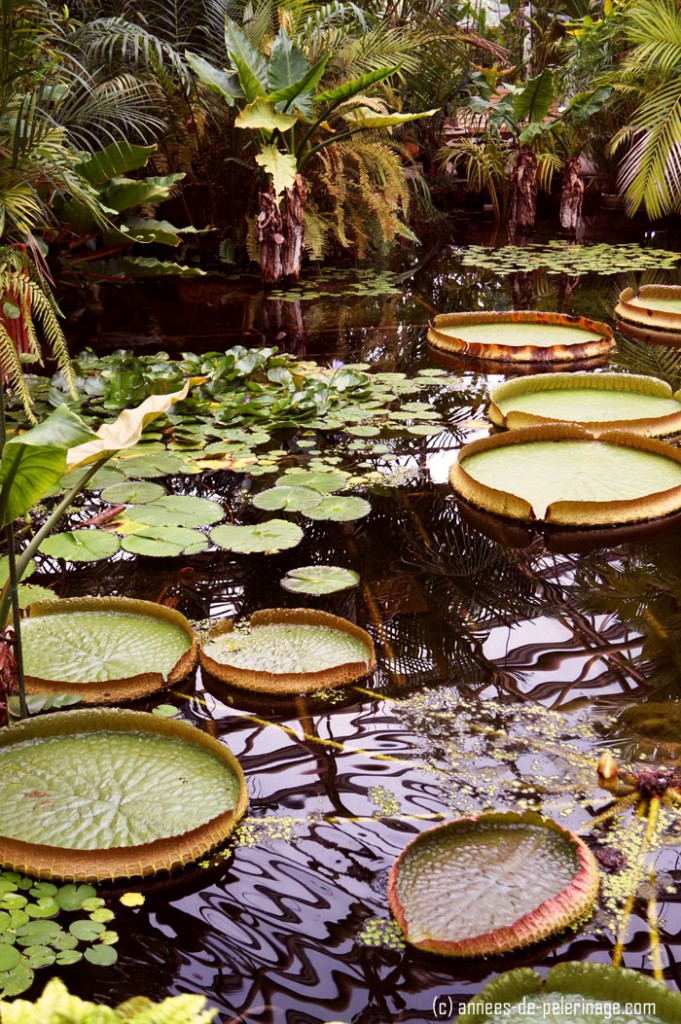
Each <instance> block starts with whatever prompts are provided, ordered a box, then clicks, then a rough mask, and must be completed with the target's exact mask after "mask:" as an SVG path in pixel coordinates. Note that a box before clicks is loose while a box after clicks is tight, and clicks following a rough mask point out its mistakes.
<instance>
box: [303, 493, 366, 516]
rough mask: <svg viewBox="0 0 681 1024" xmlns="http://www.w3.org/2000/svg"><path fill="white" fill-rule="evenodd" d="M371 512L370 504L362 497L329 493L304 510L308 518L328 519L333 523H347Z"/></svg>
mask: <svg viewBox="0 0 681 1024" xmlns="http://www.w3.org/2000/svg"><path fill="white" fill-rule="evenodd" d="M370 512H371V505H370V504H369V502H368V501H365V500H364V498H353V497H349V498H344V497H338V496H337V495H329V496H328V497H326V498H324V500H323V501H322V502H321V503H320V504H319V505H317V507H316V508H311V509H309V510H308V511H306V512H305V515H306V516H308V518H310V519H328V520H330V521H331V522H334V523H347V522H350V521H351V520H353V519H362V518H363V516H368V515H369V513H370Z"/></svg>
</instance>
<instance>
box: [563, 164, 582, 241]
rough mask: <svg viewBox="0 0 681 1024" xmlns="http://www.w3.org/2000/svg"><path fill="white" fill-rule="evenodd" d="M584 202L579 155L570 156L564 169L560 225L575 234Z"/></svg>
mask: <svg viewBox="0 0 681 1024" xmlns="http://www.w3.org/2000/svg"><path fill="white" fill-rule="evenodd" d="M583 203H584V179H583V178H582V177H581V176H580V173H579V157H578V156H571V157H569V158H568V160H567V162H566V164H565V169H564V170H563V187H562V189H561V193H560V226H561V227H562V228H564V230H565V231H569V232H570V233H571V234H574V233H575V232H576V231H577V228H578V227H579V222H580V220H581V217H582V204H583Z"/></svg>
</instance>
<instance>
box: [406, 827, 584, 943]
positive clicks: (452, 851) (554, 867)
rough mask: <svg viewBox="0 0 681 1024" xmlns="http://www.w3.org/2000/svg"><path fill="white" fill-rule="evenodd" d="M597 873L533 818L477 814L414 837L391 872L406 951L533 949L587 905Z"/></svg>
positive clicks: (578, 846) (563, 835)
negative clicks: (409, 948) (409, 947)
mask: <svg viewBox="0 0 681 1024" xmlns="http://www.w3.org/2000/svg"><path fill="white" fill-rule="evenodd" d="M597 892H598V867H597V865H596V861H595V859H594V857H593V856H592V854H591V853H590V851H589V850H588V849H587V847H586V846H585V845H584V843H583V842H582V841H581V839H578V838H577V836H574V835H572V834H571V833H570V832H567V831H566V830H565V829H563V828H561V827H560V826H559V825H557V824H555V822H552V821H547V820H546V819H545V818H542V817H540V816H539V815H538V814H534V813H532V812H527V813H525V814H514V813H506V814H494V813H492V814H481V815H480V816H479V817H477V818H459V819H457V820H456V821H450V822H447V823H446V824H445V825H438V826H437V827H436V828H432V829H429V830H428V831H427V832H423V833H421V835H419V836H417V837H416V839H414V840H412V842H411V843H409V845H408V846H407V847H406V848H405V849H404V850H403V851H402V853H401V854H400V856H399V857H398V858H397V860H396V861H395V863H394V865H393V867H392V870H391V872H390V879H389V883H388V899H389V902H390V909H391V910H392V912H393V914H394V915H395V917H396V918H397V921H398V922H399V924H400V926H401V928H402V929H403V931H404V933H405V937H406V939H407V941H408V942H410V943H411V944H412V945H414V946H418V947H419V948H420V949H426V950H429V951H430V952H432V953H444V954H447V955H449V956H484V955H487V954H490V953H505V952H509V951H510V950H514V949H518V948H520V947H522V946H527V945H530V944H532V943H534V942H539V941H540V940H541V939H545V938H547V937H548V936H550V935H554V934H556V933H558V932H560V931H561V930H562V929H564V928H566V927H568V926H569V925H571V924H574V923H575V922H576V921H577V920H578V919H579V918H581V917H582V916H583V915H585V914H586V913H587V912H588V911H589V910H590V909H591V906H592V905H593V903H594V900H595V899H596V894H597Z"/></svg>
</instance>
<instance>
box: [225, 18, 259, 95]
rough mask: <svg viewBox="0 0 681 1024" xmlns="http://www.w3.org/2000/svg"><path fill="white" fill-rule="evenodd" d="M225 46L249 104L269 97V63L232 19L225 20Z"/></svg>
mask: <svg viewBox="0 0 681 1024" xmlns="http://www.w3.org/2000/svg"><path fill="white" fill-rule="evenodd" d="M225 45H226V47H227V53H228V54H229V56H230V59H231V60H232V61H233V63H234V66H235V68H236V69H237V72H238V74H239V83H240V85H241V88H242V89H243V92H244V95H245V97H246V99H247V100H248V102H249V103H253V101H254V100H255V99H257V98H258V96H266V95H267V61H266V60H265V58H264V57H263V55H262V54H261V53H260V52H259V51H258V50H256V48H255V47H254V46H253V43H252V42H251V41H250V39H249V38H248V36H247V35H246V33H245V32H244V31H243V29H241V28H240V27H239V25H237V23H236V22H235V21H233V20H232V19H231V18H229V17H228V18H226V19H225Z"/></svg>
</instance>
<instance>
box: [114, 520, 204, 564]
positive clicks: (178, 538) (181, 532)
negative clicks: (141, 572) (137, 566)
mask: <svg viewBox="0 0 681 1024" xmlns="http://www.w3.org/2000/svg"><path fill="white" fill-rule="evenodd" d="M121 547H122V548H123V550H124V551H130V552H131V553H132V554H134V555H146V556H148V557H150V558H177V557H179V556H180V555H195V554H197V553H198V552H199V551H204V550H205V548H207V547H208V538H207V537H204V535H203V534H202V533H199V532H198V531H197V530H189V529H187V527H185V526H146V527H145V528H144V529H143V530H136V531H135V533H131V534H130V535H129V536H127V537H126V538H125V539H124V540H123V542H122V544H121Z"/></svg>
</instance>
